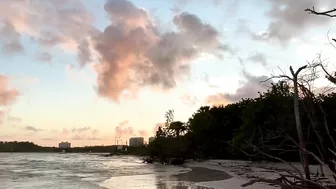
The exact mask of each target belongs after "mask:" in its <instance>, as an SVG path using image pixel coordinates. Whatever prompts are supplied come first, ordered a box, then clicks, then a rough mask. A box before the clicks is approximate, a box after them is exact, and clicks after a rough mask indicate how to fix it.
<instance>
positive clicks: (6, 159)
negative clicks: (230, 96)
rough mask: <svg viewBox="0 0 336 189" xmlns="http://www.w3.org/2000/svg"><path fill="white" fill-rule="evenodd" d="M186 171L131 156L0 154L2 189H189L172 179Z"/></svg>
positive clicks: (181, 182)
mask: <svg viewBox="0 0 336 189" xmlns="http://www.w3.org/2000/svg"><path fill="white" fill-rule="evenodd" d="M187 171H189V169H187V168H182V167H177V166H162V165H153V164H143V163H142V161H141V159H140V158H138V157H134V156H115V157H100V156H98V155H89V154H57V153H13V154H10V153H0V188H1V189H3V188H4V189H23V188H24V189H26V188H29V189H44V188H46V189H56V188H57V189H58V188H60V189H98V188H100V189H101V188H108V189H139V188H144V189H188V188H192V186H193V183H189V182H185V181H178V180H176V179H174V177H173V176H172V175H174V174H177V173H182V172H187Z"/></svg>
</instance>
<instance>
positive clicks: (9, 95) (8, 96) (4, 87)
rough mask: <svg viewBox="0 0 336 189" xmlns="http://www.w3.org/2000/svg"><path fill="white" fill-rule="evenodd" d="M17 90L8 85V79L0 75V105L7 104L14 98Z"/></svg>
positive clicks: (17, 93)
mask: <svg viewBox="0 0 336 189" xmlns="http://www.w3.org/2000/svg"><path fill="white" fill-rule="evenodd" d="M18 95H19V92H18V91H17V90H16V89H12V88H10V87H9V79H8V78H7V77H6V76H3V75H0V106H7V105H9V104H11V103H12V102H13V101H15V100H16V98H17V97H18Z"/></svg>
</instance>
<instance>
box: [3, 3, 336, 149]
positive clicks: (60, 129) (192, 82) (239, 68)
mask: <svg viewBox="0 0 336 189" xmlns="http://www.w3.org/2000/svg"><path fill="white" fill-rule="evenodd" d="M312 6H315V7H323V8H328V7H335V6H336V2H335V1H333V0H323V1H317V0H306V1H305V0H298V1H288V0H256V1H253V2H252V1H250V2H247V1H242V0H228V1H224V0H214V1H207V2H205V1H200V0H172V1H142V0H129V1H127V0H107V1H105V0H97V1H90V0H82V1H80V0H62V1H59V0H43V1H42V0H36V1H29V0H17V1H13V0H3V1H1V2H0V18H1V30H0V44H1V55H0V62H1V63H0V65H1V72H0V122H1V123H0V140H29V141H33V142H36V143H38V144H41V145H48V146H55V145H57V143H58V142H60V141H64V140H68V141H71V142H72V143H73V144H74V145H75V146H83V145H95V144H97V145H101V144H104V145H108V144H113V143H114V141H115V138H114V137H115V136H120V137H121V138H122V139H123V142H125V141H126V140H127V138H128V137H131V136H140V135H141V136H144V137H146V138H147V137H150V136H152V135H153V134H154V130H155V128H157V126H158V124H160V123H162V122H164V113H165V111H166V110H168V109H174V110H175V119H176V120H181V121H187V119H188V117H189V116H191V115H192V113H193V112H194V111H196V110H197V109H198V108H199V107H200V106H202V105H212V104H221V103H224V104H227V103H230V102H234V101H237V100H239V99H241V98H244V97H255V96H257V92H258V91H264V90H266V89H267V87H266V86H263V85H260V83H259V82H260V80H262V79H265V78H267V76H270V75H271V74H272V73H279V69H278V66H279V67H280V68H282V69H288V67H289V65H292V66H293V67H298V66H301V65H304V64H305V63H306V60H308V61H311V60H312V59H313V58H315V57H316V54H317V53H320V52H322V56H323V57H325V58H329V59H330V63H332V60H336V59H335V58H336V56H335V52H336V51H335V49H333V47H332V46H331V45H330V44H328V39H327V32H328V30H330V33H329V35H330V36H335V32H334V30H333V29H334V28H333V27H332V21H333V20H332V19H330V18H326V17H318V16H312V15H308V14H307V13H306V12H304V9H305V8H309V7H312ZM318 84H319V85H320V86H319V87H321V86H323V85H325V82H324V81H323V80H321V81H320V82H318Z"/></svg>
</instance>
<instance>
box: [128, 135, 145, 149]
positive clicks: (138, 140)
mask: <svg viewBox="0 0 336 189" xmlns="http://www.w3.org/2000/svg"><path fill="white" fill-rule="evenodd" d="M143 145H144V138H143V137H132V138H130V139H129V146H133V147H138V146H143Z"/></svg>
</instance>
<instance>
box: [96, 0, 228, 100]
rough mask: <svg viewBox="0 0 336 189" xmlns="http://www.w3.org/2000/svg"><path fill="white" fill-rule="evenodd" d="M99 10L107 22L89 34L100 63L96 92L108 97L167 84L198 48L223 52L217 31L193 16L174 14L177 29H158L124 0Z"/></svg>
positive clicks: (179, 74) (184, 70)
mask: <svg viewBox="0 0 336 189" xmlns="http://www.w3.org/2000/svg"><path fill="white" fill-rule="evenodd" d="M104 9H105V11H106V12H107V13H108V14H109V16H110V24H109V25H108V26H107V27H106V28H105V29H104V31H103V32H100V33H99V34H98V35H97V36H96V37H94V38H93V43H94V47H95V49H96V51H97V52H98V53H99V55H100V62H101V63H100V64H98V65H97V67H96V69H97V73H98V82H97V84H98V86H97V91H98V93H99V94H100V95H102V96H105V97H107V98H110V99H112V100H115V101H118V100H119V96H120V93H121V92H123V91H127V90H131V91H132V90H136V88H138V87H141V86H154V87H159V88H162V89H170V88H173V87H175V85H176V80H177V79H181V78H182V76H184V75H186V74H188V73H189V62H190V61H191V60H193V59H195V58H197V57H198V56H199V55H200V53H201V52H207V53H219V52H222V51H224V50H225V48H224V47H225V46H224V45H222V44H221V42H220V41H219V33H218V31H217V30H216V29H215V28H214V27H212V26H211V25H209V24H206V23H204V22H202V21H201V20H200V19H199V18H198V17H197V16H196V15H194V14H190V13H187V12H183V13H181V14H178V15H176V16H175V17H174V18H173V23H174V25H175V26H176V29H177V30H176V31H171V32H163V33H162V32H160V28H159V27H158V26H157V25H156V23H155V22H154V21H153V20H152V19H151V17H150V16H149V15H148V12H147V11H146V10H144V9H142V8H138V7H136V6H134V5H133V4H132V3H131V2H129V1H126V0H109V1H107V2H106V4H105V6H104Z"/></svg>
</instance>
